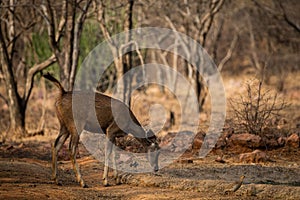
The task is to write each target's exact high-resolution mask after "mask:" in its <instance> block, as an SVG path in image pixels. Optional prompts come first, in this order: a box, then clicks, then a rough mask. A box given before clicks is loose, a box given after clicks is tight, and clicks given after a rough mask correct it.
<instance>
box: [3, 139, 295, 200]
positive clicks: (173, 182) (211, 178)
mask: <svg viewBox="0 0 300 200" xmlns="http://www.w3.org/2000/svg"><path fill="white" fill-rule="evenodd" d="M54 137H55V136H53V137H45V136H44V137H43V136H35V137H31V138H28V139H26V140H24V141H23V142H22V143H14V144H2V145H1V147H0V198H1V199H132V200H133V199H300V170H299V168H300V151H299V149H298V150H293V151H291V150H289V151H288V150H285V149H280V150H274V151H272V152H269V155H270V158H271V159H272V162H266V163H260V164H240V163H235V162H234V161H233V156H230V155H227V156H225V157H224V160H225V161H226V162H225V163H219V162H216V161H215V159H216V156H217V155H215V154H214V153H210V154H209V155H208V156H207V157H205V158H204V159H190V160H193V162H192V163H185V162H174V163H173V164H172V165H170V166H168V167H165V168H163V169H161V170H160V171H159V172H158V173H157V174H151V173H148V174H126V173H123V174H122V177H123V178H122V182H123V184H121V185H114V181H113V180H112V179H110V180H109V182H110V184H111V186H110V187H103V186H102V180H101V177H102V172H103V164H102V163H100V162H99V161H97V160H95V159H94V158H93V157H91V156H90V155H89V153H88V152H87V151H86V150H85V148H84V147H83V146H82V145H80V146H79V149H80V151H79V156H78V162H79V165H80V168H81V172H82V175H83V178H84V180H85V181H86V183H87V184H88V186H89V188H81V187H80V186H79V184H77V182H76V181H75V176H74V173H73V170H72V166H71V163H70V161H69V160H68V153H67V150H66V149H67V146H65V147H64V148H63V150H62V151H61V153H60V156H59V171H58V177H59V180H60V182H61V183H62V185H56V184H54V183H53V181H51V179H50V178H51V166H50V159H51V142H53V140H54ZM241 175H245V176H246V178H245V179H244V184H243V185H242V187H241V188H240V189H239V190H238V191H236V192H235V193H232V192H225V191H226V190H230V189H231V188H232V185H234V182H235V181H237V180H238V179H239V177H240V176H241Z"/></svg>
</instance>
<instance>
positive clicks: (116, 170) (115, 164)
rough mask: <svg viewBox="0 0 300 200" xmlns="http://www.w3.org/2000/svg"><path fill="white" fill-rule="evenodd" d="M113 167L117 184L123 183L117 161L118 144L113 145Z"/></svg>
mask: <svg viewBox="0 0 300 200" xmlns="http://www.w3.org/2000/svg"><path fill="white" fill-rule="evenodd" d="M112 153H113V168H114V178H115V180H116V184H117V185H119V184H121V182H120V177H119V174H118V168H117V162H116V146H114V147H113V152H112Z"/></svg>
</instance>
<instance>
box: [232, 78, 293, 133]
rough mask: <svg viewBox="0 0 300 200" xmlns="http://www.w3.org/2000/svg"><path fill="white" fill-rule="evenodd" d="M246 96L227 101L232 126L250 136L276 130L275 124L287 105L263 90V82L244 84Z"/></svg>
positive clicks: (275, 94)
mask: <svg viewBox="0 0 300 200" xmlns="http://www.w3.org/2000/svg"><path fill="white" fill-rule="evenodd" d="M245 89H246V94H239V96H238V97H237V98H232V99H230V100H229V103H230V106H231V109H232V113H233V116H234V119H233V120H232V122H233V126H234V127H235V128H236V129H238V130H240V131H246V132H248V133H251V134H255V135H261V134H262V133H263V131H264V130H265V129H266V128H268V130H270V129H273V128H274V129H276V122H277V121H278V120H279V119H280V117H281V111H283V110H284V109H285V108H286V107H287V106H288V104H287V103H286V102H285V101H284V100H283V99H281V98H279V97H278V95H277V93H275V92H273V91H271V90H265V89H264V88H263V81H258V80H254V81H251V82H248V83H246V84H245Z"/></svg>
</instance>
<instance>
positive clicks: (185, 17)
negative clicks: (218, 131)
mask: <svg viewBox="0 0 300 200" xmlns="http://www.w3.org/2000/svg"><path fill="white" fill-rule="evenodd" d="M30 2H32V5H34V4H35V3H36V4H35V6H36V7H34V6H33V7H32V5H31V4H30V5H28V4H26V3H28V2H27V1H25V0H20V1H14V0H10V1H1V2H0V20H1V24H0V25H1V27H0V28H1V29H0V31H1V35H0V45H1V46H0V199H107V200H108V199H122V200H123V199H128V200H135V199H136V200H138V199H153V200H154V199H155V200H156V199H161V200H163V199H263V200H265V199H270V200H271V199H300V170H299V169H300V112H299V110H300V92H299V91H300V71H299V49H300V48H299V44H300V40H299V33H300V28H299V19H300V18H299V12H298V11H299V6H300V4H299V2H298V1H297V0H289V1H281V0H278V1H277V0H276V1H275V0H274V1H268V0H261V1H258V0H237V1H226V0H225V1H224V0H210V1H206V0H203V1H192V0H183V1H167V0H166V1H157V0H135V1H126V3H124V2H125V1H123V0H116V1H109V0H108V1H106V0H83V1H81V0H80V1H76V2H78V4H76V6H77V7H76V6H74V7H71V6H70V5H75V4H71V3H70V2H71V1H67V0H64V1H56V0H49V1H39V0H37V1H30ZM72 2H73V1H72ZM74 2H75V1H74ZM133 2H134V5H133ZM174 2H176V3H174ZM11 3H12V4H16V6H12V7H10V6H9V4H11ZM66 6H70V7H69V9H67V10H65V9H66ZM89 6H90V7H89ZM88 7H89V8H88ZM8 8H10V9H8ZM51 12H52V14H53V13H54V16H52V17H51V16H50V18H48V21H51V22H53V23H46V21H45V19H46V18H47V16H49V15H51ZM64 12H66V15H62V13H64ZM24 16H26V17H24ZM85 16H86V18H85ZM64 17H68V23H65V21H64V20H66V19H67V18H64ZM76 17H78V18H76ZM76 19H77V20H76ZM80 19H81V20H80ZM52 20H53V21H52ZM13 22H14V23H13ZM133 22H134V23H133ZM81 23H82V24H83V23H84V26H81V25H82V24H81ZM73 25H74V26H73ZM145 26H146V27H147V26H155V27H167V28H170V29H173V30H177V31H179V32H181V33H184V34H187V35H189V36H190V37H192V38H193V39H194V40H196V41H197V42H198V43H200V44H201V45H202V46H203V47H205V49H206V50H207V51H208V53H209V55H210V56H211V57H212V59H213V60H214V62H215V63H216V65H217V67H218V69H219V70H220V71H221V75H222V79H223V82H224V87H225V91H226V100H227V104H226V109H227V112H226V122H225V125H224V128H223V131H222V135H221V136H220V137H219V138H218V141H217V143H216V145H215V147H214V148H213V149H212V151H210V153H209V154H208V155H207V156H206V157H204V158H199V157H198V152H199V149H200V148H201V146H202V144H203V141H204V138H205V136H206V134H207V130H208V126H209V123H210V120H211V119H210V117H211V112H210V111H211V103H212V102H211V100H210V98H209V97H210V96H209V92H207V90H206V89H207V88H206V87H205V84H204V81H203V78H202V77H201V76H200V75H199V73H197V72H196V70H195V66H192V65H191V64H190V63H187V61H185V60H184V59H183V58H181V57H180V56H177V55H176V54H173V53H169V52H166V51H161V50H158V49H156V50H147V51H146V50H145V51H143V50H141V51H139V52H134V53H132V54H131V55H129V54H126V55H125V56H124V57H123V58H121V57H118V55H114V56H115V58H116V59H115V60H114V63H113V64H112V65H111V66H109V67H108V68H107V69H106V70H105V72H104V75H103V76H102V78H101V80H100V83H99V85H98V89H99V90H103V91H106V93H107V94H111V93H112V87H113V86H114V84H115V83H116V80H117V78H118V77H121V76H122V75H123V74H124V73H125V72H126V70H129V69H130V67H134V66H138V65H140V64H142V63H146V64H147V63H151V62H154V63H158V64H164V65H168V66H172V67H173V69H176V70H177V71H178V72H179V73H180V74H182V75H183V76H184V77H185V78H186V79H187V80H188V81H189V82H190V83H191V85H192V87H193V88H195V90H196V93H197V95H198V100H199V102H201V103H200V104H202V102H203V105H200V106H199V108H200V109H201V112H200V115H199V124H198V126H197V129H198V130H197V133H196V134H193V136H194V138H193V140H192V141H191V142H189V139H190V138H189V135H188V134H186V133H187V132H184V131H180V130H181V129H180V128H181V127H180V126H181V125H182V123H187V124H188V122H187V121H186V119H182V109H184V108H186V107H188V106H189V105H182V104H180V102H179V101H178V99H177V97H175V96H174V94H173V93H172V92H171V91H169V90H168V89H165V90H164V92H163V90H162V88H161V87H159V86H157V85H152V86H150V87H148V88H147V87H145V88H140V89H139V90H135V91H133V93H132V98H131V99H132V101H131V108H132V111H133V113H134V114H135V115H136V117H137V119H138V120H139V121H140V122H141V124H142V125H143V126H144V127H147V128H152V129H153V130H154V132H155V133H157V136H158V137H159V141H160V146H161V147H162V148H164V147H166V146H171V147H172V148H168V151H167V150H165V151H166V152H164V153H165V154H164V156H168V155H174V154H175V153H177V152H178V151H180V150H181V149H182V148H186V149H187V150H186V152H185V153H184V154H183V155H181V156H180V157H179V158H178V159H177V160H174V162H172V163H171V164H170V165H168V166H165V167H164V168H162V169H161V170H160V171H159V172H158V173H157V174H152V173H142V174H129V173H126V172H122V174H121V182H122V183H123V184H121V185H114V184H113V183H114V181H113V180H112V179H110V180H109V183H111V184H112V186H111V187H104V186H103V185H102V174H103V167H104V166H103V163H102V162H100V161H99V160H97V159H95V158H94V157H92V156H91V153H90V152H88V150H87V149H86V148H85V147H84V145H83V144H82V143H80V144H79V149H78V154H77V161H78V163H79V165H80V168H81V172H82V176H83V178H84V180H85V181H86V184H87V185H88V186H89V188H81V187H80V186H79V185H78V184H77V182H76V180H75V178H74V172H73V169H72V163H71V162H70V161H69V152H68V144H65V145H64V146H63V147H62V150H61V152H60V153H59V156H58V160H59V161H58V177H59V178H60V181H61V183H62V185H56V184H55V183H54V182H53V181H51V165H50V162H51V148H52V144H53V142H54V140H55V138H56V136H57V134H58V131H59V122H58V119H57V117H56V114H55V107H54V102H55V98H56V96H57V92H58V91H57V89H56V88H53V87H52V86H50V85H48V84H47V83H45V82H44V80H43V79H42V78H40V77H41V76H40V74H39V73H38V72H41V71H42V70H44V71H45V69H46V68H47V70H49V71H51V72H52V74H54V75H55V76H56V77H58V76H60V77H61V78H62V81H63V83H64V86H70V88H71V87H72V83H73V82H74V78H75V74H76V73H75V71H76V68H77V65H78V64H80V63H81V61H82V60H83V59H84V57H85V56H86V55H87V54H88V53H89V52H90V50H91V49H92V48H94V47H95V44H98V43H99V42H100V41H103V40H104V39H107V40H109V37H110V36H112V35H114V34H115V33H120V32H122V31H124V30H125V31H126V30H128V29H130V28H132V27H134V28H135V27H145ZM81 28H82V29H81ZM75 29H77V30H79V29H81V30H79V31H74V30H75ZM127 39H128V38H127ZM72 40H74V41H72ZM79 40H80V45H79V43H78V42H79ZM73 42H74V43H73ZM127 42H128V41H127ZM164 42H165V43H167V44H168V43H170V44H173V43H175V42H178V45H179V46H180V45H181V47H182V46H184V47H185V48H187V49H190V47H188V46H185V45H186V44H185V43H184V42H182V43H180V41H179V38H176V37H174V38H167V39H166V40H165V41H164ZM70 44H74V45H70ZM109 45H110V47H109V48H110V50H112V52H114V53H115V54H117V52H118V51H119V50H120V49H118V47H117V46H114V44H113V43H110V44H109ZM169 48H170V50H174V51H175V49H176V48H177V47H176V45H171V46H170V47H169ZM79 50H80V51H79ZM176 50H178V49H176ZM78 52H79V54H77V53H78ZM5 53H6V54H5ZM6 56H8V58H7V57H6ZM130 56H132V57H131V58H130ZM190 56H193V54H192V53H191V54H190ZM102 57H103V58H105V57H106V55H104V56H102ZM102 57H101V58H102ZM122 59H123V60H122ZM143 59H144V60H143ZM130 60H131V61H130ZM123 61H124V62H123ZM53 63H55V64H53ZM72 63H73V64H72ZM52 64H53V65H52ZM49 66H51V67H49ZM124 66H126V67H127V69H126V67H124ZM128 66H129V67H128ZM123 67H124V68H123ZM123 70H125V71H123ZM68 72H71V73H68ZM96 73H98V71H95V73H92V75H91V74H85V76H86V77H85V79H86V80H85V79H84V80H81V81H86V82H85V83H84V84H86V86H89V84H90V82H89V76H93V75H95V74H96ZM152 73H153V72H152ZM155 73H156V72H155ZM159 76H160V78H161V79H162V80H163V81H166V82H168V81H172V80H171V79H172V77H171V74H164V75H161V74H160V75H159ZM138 78H140V77H138V76H137V78H136V80H134V81H137V79H138ZM251 80H264V81H263V82H261V83H262V84H258V85H256V86H252V85H249V84H248V85H247V83H249V81H251ZM32 81H34V82H32ZM101 81H102V82H101ZM134 81H133V82H134ZM31 84H32V86H33V87H31ZM177 84H178V88H177V90H178V91H177V93H176V94H177V95H183V94H182V93H183V92H185V91H184V89H182V88H184V87H183V86H182V85H181V84H180V83H177ZM175 85H176V84H175ZM25 86H26V87H25ZM181 86H182V87H181ZM245 86H246V87H245ZM260 87H261V88H260ZM268 91H272V92H270V93H269V92H268ZM127 92H128V91H127ZM206 95H207V96H206ZM230 99H233V101H231V103H230ZM12 102H14V103H17V104H14V103H12ZM186 102H188V101H186ZM186 104H188V103H186ZM18 106H19V107H18ZM190 109H191V108H190ZM192 109H193V108H192ZM23 111H24V112H23ZM25 111H26V112H25ZM23 115H24V116H23ZM25 116H26V118H25ZM22 120H25V121H22ZM197 120H198V118H197ZM12 122H15V123H14V125H15V126H16V127H17V126H22V125H24V126H25V127H23V129H22V130H23V131H21V132H18V130H17V129H16V130H15V131H13V130H11V129H9V128H11V127H10V125H12ZM23 122H24V123H23ZM24 130H25V131H24ZM20 134H21V135H20ZM178 134H181V136H182V137H181V139H177V140H173V138H174V137H175V136H176V135H178ZM20 136H22V137H21V138H20ZM67 142H68V141H67ZM117 143H118V145H119V146H120V147H121V148H122V149H125V150H126V151H130V152H139V151H140V147H141V146H140V144H139V143H138V142H137V141H135V140H132V138H130V137H129V136H128V137H126V138H121V139H118V141H117ZM187 143H188V145H187ZM99 151H100V150H99ZM100 153H103V152H100ZM164 156H162V157H160V162H164V161H165V160H166V157H164ZM122 159H123V160H122ZM126 159H127V160H125V161H124V158H122V156H119V157H118V158H117V162H120V163H121V162H124V163H125V162H126V164H130V167H135V166H134V165H131V161H132V160H131V159H130V158H126ZM111 175H112V174H111ZM242 175H244V176H245V179H244V180H243V182H242V184H241V187H240V188H239V189H238V190H237V191H235V192H233V190H234V189H233V188H234V187H235V186H236V185H237V184H238V183H236V181H239V180H240V177H241V176H242ZM110 177H112V176H110Z"/></svg>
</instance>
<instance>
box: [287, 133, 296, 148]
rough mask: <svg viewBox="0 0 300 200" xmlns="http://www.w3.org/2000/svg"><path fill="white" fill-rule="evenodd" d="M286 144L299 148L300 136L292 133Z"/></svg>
mask: <svg viewBox="0 0 300 200" xmlns="http://www.w3.org/2000/svg"><path fill="white" fill-rule="evenodd" d="M286 146H288V147H292V148H299V136H298V135H297V134H296V133H293V134H292V135H290V136H289V137H288V138H287V140H286Z"/></svg>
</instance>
